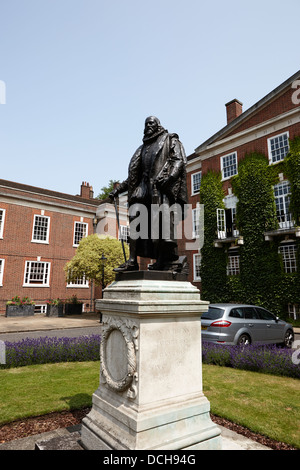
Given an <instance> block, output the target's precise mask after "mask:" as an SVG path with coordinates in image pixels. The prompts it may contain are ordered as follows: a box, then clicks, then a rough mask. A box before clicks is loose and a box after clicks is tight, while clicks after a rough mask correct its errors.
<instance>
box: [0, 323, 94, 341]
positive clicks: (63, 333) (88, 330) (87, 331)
mask: <svg viewBox="0 0 300 470" xmlns="http://www.w3.org/2000/svg"><path fill="white" fill-rule="evenodd" d="M85 335H100V323H99V326H93V327H85V328H66V329H59V330H46V331H43V330H41V331H24V332H22V333H1V334H0V341H11V342H16V341H22V339H23V338H41V337H45V336H48V337H53V336H56V337H57V338H62V337H64V338H66V337H67V338H75V337H78V336H85Z"/></svg>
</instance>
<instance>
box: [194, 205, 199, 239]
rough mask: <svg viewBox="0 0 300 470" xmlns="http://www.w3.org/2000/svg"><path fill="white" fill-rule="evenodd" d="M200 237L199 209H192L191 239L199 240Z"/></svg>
mask: <svg viewBox="0 0 300 470" xmlns="http://www.w3.org/2000/svg"><path fill="white" fill-rule="evenodd" d="M199 236H200V207H199V206H198V205H197V207H194V209H192V237H193V238H199Z"/></svg>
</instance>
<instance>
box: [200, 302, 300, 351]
mask: <svg viewBox="0 0 300 470" xmlns="http://www.w3.org/2000/svg"><path fill="white" fill-rule="evenodd" d="M201 330H202V340H203V341H208V342H211V343H226V344H251V343H264V344H267V343H270V344H275V343H277V344H282V345H284V346H285V347H287V348H291V347H292V344H293V341H294V331H293V327H292V325H290V324H289V323H286V322H285V321H283V320H280V319H279V318H278V317H275V315H273V313H271V312H269V311H268V310H266V309H265V308H262V307H258V306H255V305H244V304H211V305H210V306H209V309H208V312H205V313H203V314H202V317H201Z"/></svg>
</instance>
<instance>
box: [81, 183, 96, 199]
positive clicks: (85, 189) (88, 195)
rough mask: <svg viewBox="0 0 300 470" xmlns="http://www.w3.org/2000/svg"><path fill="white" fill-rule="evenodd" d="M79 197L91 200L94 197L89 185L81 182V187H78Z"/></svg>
mask: <svg viewBox="0 0 300 470" xmlns="http://www.w3.org/2000/svg"><path fill="white" fill-rule="evenodd" d="M80 197H83V198H84V199H92V198H93V197H94V191H93V187H92V186H90V183H87V182H86V181H82V185H81V186H80Z"/></svg>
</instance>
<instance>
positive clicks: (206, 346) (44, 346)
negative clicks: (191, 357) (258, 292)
mask: <svg viewBox="0 0 300 470" xmlns="http://www.w3.org/2000/svg"><path fill="white" fill-rule="evenodd" d="M100 340H101V337H100V335H90V336H79V337H77V338H65V337H63V338H56V337H54V338H49V337H45V338H38V339H30V338H26V339H23V340H22V341H19V342H16V343H10V342H5V353H6V354H5V361H6V362H5V364H0V368H1V367H2V368H9V367H21V366H28V365H32V364H46V363H55V362H72V361H79V362H82V361H98V360H100V356H99V351H100ZM293 354H295V351H294V350H291V349H279V348H278V347H276V346H273V345H271V346H266V345H249V346H246V347H245V346H244V347H243V346H226V345H221V344H213V343H206V342H203V344H202V361H203V363H204V364H214V365H219V366H225V367H233V368H235V369H244V370H251V371H256V372H263V373H268V374H273V375H282V376H287V377H292V378H300V365H299V364H296V361H295V360H294V361H293Z"/></svg>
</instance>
